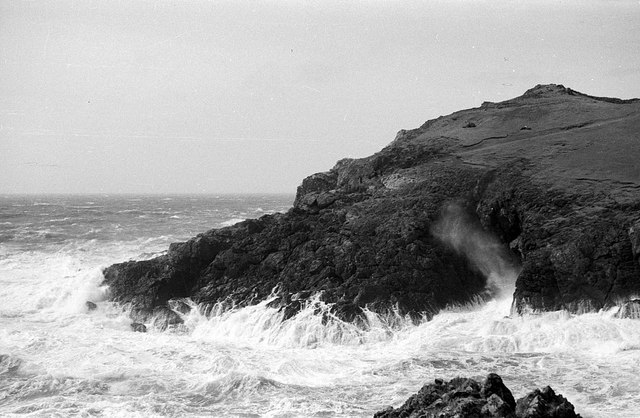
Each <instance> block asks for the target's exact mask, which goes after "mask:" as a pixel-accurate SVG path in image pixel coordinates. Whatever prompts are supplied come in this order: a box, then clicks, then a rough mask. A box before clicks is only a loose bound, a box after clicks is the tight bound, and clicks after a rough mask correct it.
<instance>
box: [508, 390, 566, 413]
mask: <svg viewBox="0 0 640 418" xmlns="http://www.w3.org/2000/svg"><path fill="white" fill-rule="evenodd" d="M516 416H517V417H518V418H520V417H522V418H545V417H551V418H565V417H566V418H572V417H576V416H578V415H576V413H575V411H574V407H573V405H571V403H570V402H569V401H568V400H566V399H565V398H564V397H563V396H562V395H556V394H555V392H554V391H553V389H551V388H550V387H549V386H547V387H545V388H544V389H542V390H540V389H536V390H534V391H533V392H531V393H530V394H528V395H527V396H525V397H524V398H522V399H518V403H517V406H516Z"/></svg>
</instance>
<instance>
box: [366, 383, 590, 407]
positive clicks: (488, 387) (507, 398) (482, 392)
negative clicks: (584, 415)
mask: <svg viewBox="0 0 640 418" xmlns="http://www.w3.org/2000/svg"><path fill="white" fill-rule="evenodd" d="M418 417H420V418H436V417H437V418H454V417H455V418H472V417H473V418H489V417H495V418H579V417H580V415H577V414H576V413H575V411H574V407H573V405H572V404H571V403H570V402H569V401H567V400H566V399H565V398H564V397H562V396H561V395H556V394H555V392H554V391H553V389H551V388H550V387H548V386H547V387H545V388H544V389H542V390H539V389H536V390H535V391H533V392H531V393H530V394H528V395H527V396H525V397H523V398H521V399H518V401H517V402H516V401H515V400H514V398H513V395H512V394H511V391H510V390H509V389H508V388H507V387H506V386H505V385H504V383H503V382H502V379H501V378H500V376H498V375H497V374H495V373H491V374H489V375H488V376H487V378H486V379H485V381H484V382H483V383H482V384H480V383H478V382H477V381H475V380H473V379H466V378H462V377H458V378H455V379H452V380H451V381H449V382H445V381H443V380H442V379H436V380H435V383H430V384H426V385H424V386H423V387H422V389H420V391H419V392H418V393H416V394H415V395H413V396H411V397H410V398H409V399H407V401H406V402H405V403H404V404H403V405H402V406H401V407H399V408H397V409H393V408H391V407H390V408H388V409H386V410H384V411H380V412H378V413H376V414H375V415H374V418H418Z"/></svg>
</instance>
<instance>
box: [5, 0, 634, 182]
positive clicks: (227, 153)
mask: <svg viewBox="0 0 640 418" xmlns="http://www.w3.org/2000/svg"><path fill="white" fill-rule="evenodd" d="M539 83H558V84H564V85H565V86H568V87H571V88H573V89H575V90H578V91H582V92H584V93H588V94H592V95H598V96H615V97H622V98H631V97H640V2H638V1H637V0H633V1H612V0H607V1H576V2H573V1H530V2H525V1H494V0H492V1H433V0H430V1H425V2H405V1H403V2H392V1H384V2H383V1H363V2H357V1H335V2H334V1H326V0H325V1H318V2H306V1H305V2H303V1H268V2H238V1H229V2H223V1H191V0H180V1H178V0H170V1H158V0H150V1H137V0H126V1H114V0H110V1H90V0H78V1H51V2H41V1H6V0H5V1H2V2H0V193H44V192H49V193H117V192H121V193H140V192H143V193H220V192H291V193H293V192H295V188H296V186H297V185H298V184H299V183H300V181H301V180H302V178H304V177H305V176H307V175H310V174H312V173H314V172H318V171H326V170H328V169H329V168H331V167H332V166H333V164H334V163H335V162H336V161H337V160H338V159H340V158H343V157H363V156H366V155H370V154H372V153H374V152H375V151H377V150H379V149H380V148H382V147H383V146H385V145H386V144H388V143H389V142H391V141H392V140H393V138H394V137H395V134H396V132H397V131H398V130H400V129H411V128H415V127H418V126H419V125H421V124H422V123H423V122H424V121H426V120H427V119H432V118H434V117H437V116H439V115H443V114H448V113H451V112H453V111H456V110H461V109H464V108H469V107H476V106H479V105H480V104H481V103H482V102H483V101H485V100H488V101H500V100H504V99H508V98H511V97H515V96H519V95H521V94H522V93H523V92H524V91H525V90H526V89H528V88H531V87H533V86H534V85H536V84H539Z"/></svg>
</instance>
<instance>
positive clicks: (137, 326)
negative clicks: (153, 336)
mask: <svg viewBox="0 0 640 418" xmlns="http://www.w3.org/2000/svg"><path fill="white" fill-rule="evenodd" d="M131 329H132V330H133V332H147V327H146V325H145V324H141V323H139V322H132V323H131Z"/></svg>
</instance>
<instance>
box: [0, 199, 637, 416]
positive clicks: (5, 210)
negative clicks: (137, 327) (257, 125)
mask: <svg viewBox="0 0 640 418" xmlns="http://www.w3.org/2000/svg"><path fill="white" fill-rule="evenodd" d="M292 201H293V196H291V195H220V196H199V195H194V196H133V195H129V196H103V195H96V196H0V416H3V417H5V416H29V417H52V416H54V417H68V416H82V417H93V416H95V417H211V416H213V417H367V416H371V415H372V414H373V413H374V412H376V411H378V410H380V409H383V408H384V407H386V406H388V405H393V406H396V407H397V406H399V405H400V404H402V403H403V402H404V401H405V400H406V398H407V397H408V396H410V395H411V394H413V393H415V392H416V391H417V390H418V389H419V388H420V387H421V386H422V385H423V384H424V383H426V382H430V381H432V380H433V379H434V378H436V377H442V378H445V379H450V378H453V377H455V376H458V375H463V376H470V377H477V378H480V379H482V378H483V377H484V376H485V375H486V374H487V373H489V372H496V373H499V374H500V375H501V376H502V378H503V380H504V381H505V383H506V384H507V386H508V387H509V388H510V389H511V390H512V391H513V392H514V395H515V397H516V398H518V397H520V396H523V395H524V394H525V393H526V392H528V391H530V390H533V389H534V388H536V387H543V386H545V385H550V386H552V387H553V388H554V390H555V391H556V392H559V393H561V394H562V395H564V396H565V397H567V398H568V399H569V400H570V401H571V402H572V403H573V404H574V405H575V406H576V409H577V412H579V413H581V414H582V416H583V417H625V418H628V417H640V321H634V320H629V319H616V318H614V313H615V311H614V310H611V311H607V312H600V313H592V314H585V315H579V316H575V315H570V314H568V313H566V312H550V313H545V314H541V315H526V316H523V317H509V316H508V315H509V312H510V303H511V299H510V297H505V298H504V299H502V300H494V301H490V302H488V303H486V304H483V305H474V306H468V307H464V308H452V309H450V310H448V311H445V312H442V313H440V314H438V315H436V316H435V318H434V319H433V320H431V321H429V322H424V323H422V324H419V325H414V324H413V323H412V322H411V321H409V320H405V319H404V318H399V317H380V316H378V315H376V314H374V313H372V312H368V320H369V325H368V327H366V328H358V327H356V326H354V325H352V324H347V323H343V322H339V321H332V322H328V323H326V324H323V321H322V311H323V310H326V309H328V307H327V306H325V305H323V304H322V303H320V302H317V301H316V302H315V304H314V305H313V306H309V307H308V308H307V309H303V310H302V311H301V312H300V313H299V314H298V315H297V316H295V317H293V318H291V319H290V320H288V321H285V322H282V321H281V316H280V314H279V313H278V312H277V310H275V309H271V308H267V307H266V303H260V304H258V305H256V306H251V307H247V308H243V309H239V310H235V311H227V312H218V313H217V314H214V315H212V316H210V317H205V316H203V315H201V314H200V313H199V311H198V310H197V309H193V310H192V311H191V313H189V314H187V315H186V316H185V317H184V320H185V323H184V326H181V327H178V328H175V329H171V330H168V331H165V332H160V331H158V330H155V329H153V327H149V332H148V333H134V332H132V331H131V328H130V326H129V324H130V323H131V320H130V319H129V318H128V316H127V312H123V310H122V309H121V307H119V306H116V305H114V304H113V303H111V302H109V301H107V300H106V298H105V294H106V291H107V289H105V288H104V287H103V286H101V282H102V274H101V270H102V269H103V268H104V267H106V266H108V265H110V264H112V263H116V262H121V261H126V260H129V259H136V260H139V259H148V258H151V257H154V256H156V255H159V254H161V253H162V252H163V251H166V249H167V248H168V246H169V244H170V243H171V242H175V241H183V240H186V239H188V238H190V237H192V236H194V235H196V234H197V233H200V232H204V231H206V230H208V229H210V228H214V227H222V226H225V225H231V224H233V223H235V222H238V221H239V220H242V219H245V218H256V217H259V216H262V215H264V214H268V213H274V212H281V211H286V210H287V209H288V208H289V207H290V206H291V204H292ZM505 290H506V293H507V294H509V289H505ZM86 301H94V302H96V303H97V305H98V308H97V309H96V310H95V311H89V310H88V309H87V307H86V305H85V302H86Z"/></svg>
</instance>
